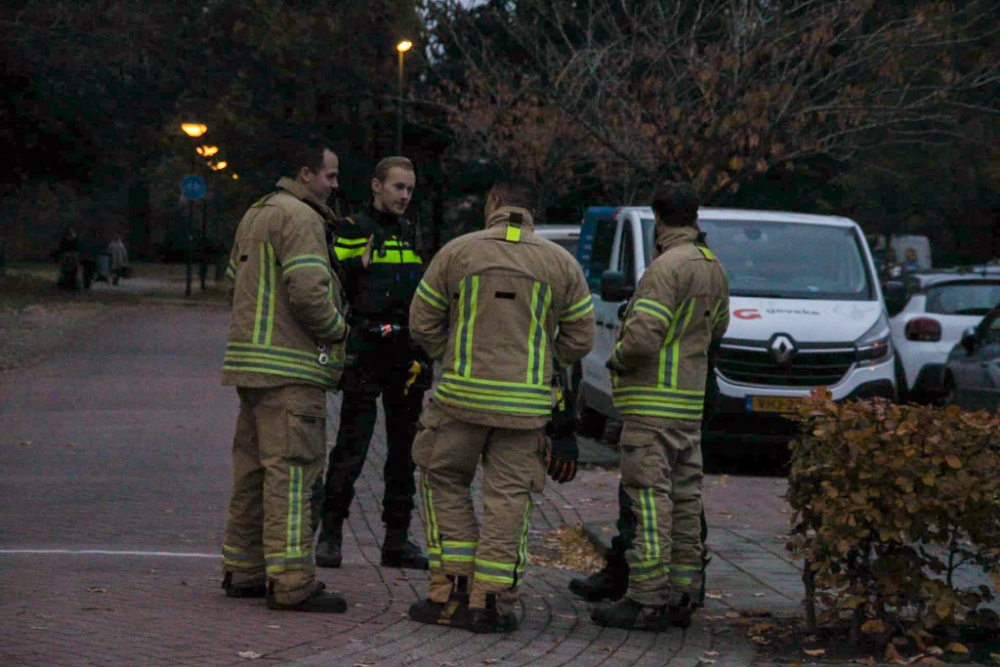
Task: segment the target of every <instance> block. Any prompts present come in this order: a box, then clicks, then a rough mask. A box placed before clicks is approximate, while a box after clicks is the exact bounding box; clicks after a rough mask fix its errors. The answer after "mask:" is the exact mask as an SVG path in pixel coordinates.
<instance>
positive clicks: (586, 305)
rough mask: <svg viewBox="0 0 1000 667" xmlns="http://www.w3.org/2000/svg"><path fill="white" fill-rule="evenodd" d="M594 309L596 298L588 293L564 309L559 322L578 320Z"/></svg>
mask: <svg viewBox="0 0 1000 667" xmlns="http://www.w3.org/2000/svg"><path fill="white" fill-rule="evenodd" d="M593 310H594V300H593V299H592V298H591V297H590V295H589V294H588V295H587V296H585V297H584V298H582V299H580V300H579V301H577V302H576V303H574V304H573V305H572V306H570V307H569V308H567V309H566V310H565V311H563V314H562V317H560V318H559V322H561V323H568V322H576V321H577V320H578V319H580V318H581V317H583V316H584V315H586V314H587V313H590V312H592V311H593Z"/></svg>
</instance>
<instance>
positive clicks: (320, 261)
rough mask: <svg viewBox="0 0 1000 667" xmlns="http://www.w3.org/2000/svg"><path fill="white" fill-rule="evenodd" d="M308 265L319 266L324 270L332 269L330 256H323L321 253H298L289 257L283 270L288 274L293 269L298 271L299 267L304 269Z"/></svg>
mask: <svg viewBox="0 0 1000 667" xmlns="http://www.w3.org/2000/svg"><path fill="white" fill-rule="evenodd" d="M307 267H313V268H319V269H323V270H324V271H329V270H330V259H329V258H328V257H321V256H319V255H296V256H295V257H291V258H289V259H288V260H287V261H286V262H285V263H284V265H283V266H282V270H283V271H284V273H285V275H288V274H289V273H291V272H292V271H297V270H299V269H304V268H307Z"/></svg>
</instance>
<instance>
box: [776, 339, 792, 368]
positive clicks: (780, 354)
mask: <svg viewBox="0 0 1000 667" xmlns="http://www.w3.org/2000/svg"><path fill="white" fill-rule="evenodd" d="M770 348H771V356H772V357H774V362H775V363H776V364H778V365H779V366H788V365H790V364H791V363H792V357H794V356H795V352H796V349H795V343H793V342H792V339H791V338H789V337H788V336H786V335H784V334H778V335H777V336H775V337H774V338H773V339H771V346H770Z"/></svg>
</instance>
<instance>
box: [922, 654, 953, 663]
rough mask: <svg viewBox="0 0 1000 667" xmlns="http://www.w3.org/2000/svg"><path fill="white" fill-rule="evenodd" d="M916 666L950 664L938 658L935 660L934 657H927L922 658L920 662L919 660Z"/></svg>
mask: <svg viewBox="0 0 1000 667" xmlns="http://www.w3.org/2000/svg"><path fill="white" fill-rule="evenodd" d="M915 664H918V665H947V664H948V663H947V662H945V661H944V660H939V659H938V658H935V657H933V656H930V655H925V656H924V657H922V658H920V660H917V662H916V663H915Z"/></svg>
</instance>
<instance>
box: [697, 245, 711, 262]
mask: <svg viewBox="0 0 1000 667" xmlns="http://www.w3.org/2000/svg"><path fill="white" fill-rule="evenodd" d="M695 248H697V249H698V250H700V251H701V254H702V255H704V256H705V259H707V260H708V261H710V262H714V261H715V255H714V254H712V251H711V250H709V249H708V248H706V247H705V246H703V245H696V246H695Z"/></svg>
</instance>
